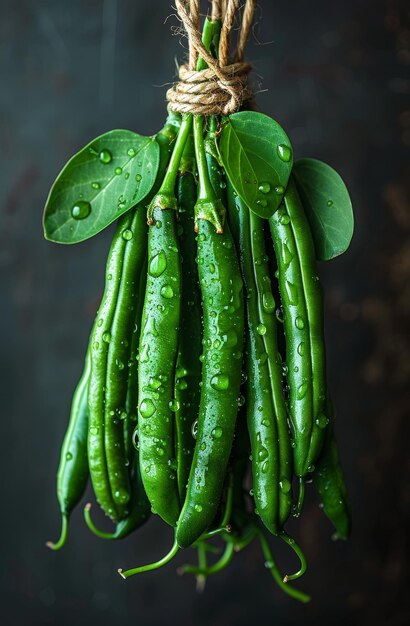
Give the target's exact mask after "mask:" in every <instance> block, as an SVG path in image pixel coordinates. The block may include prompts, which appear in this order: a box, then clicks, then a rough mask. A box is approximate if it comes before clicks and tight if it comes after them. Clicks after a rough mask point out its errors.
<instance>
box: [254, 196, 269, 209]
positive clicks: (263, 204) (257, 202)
mask: <svg viewBox="0 0 410 626" xmlns="http://www.w3.org/2000/svg"><path fill="white" fill-rule="evenodd" d="M256 204H259V206H261V207H263V208H266V207H267V206H268V201H267V200H265V198H262V199H261V200H256Z"/></svg>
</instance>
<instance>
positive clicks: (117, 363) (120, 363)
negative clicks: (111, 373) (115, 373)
mask: <svg viewBox="0 0 410 626" xmlns="http://www.w3.org/2000/svg"><path fill="white" fill-rule="evenodd" d="M115 364H116V366H117V367H118V369H119V370H123V369H124V367H125V365H124V363H123V362H122V361H120V359H115Z"/></svg>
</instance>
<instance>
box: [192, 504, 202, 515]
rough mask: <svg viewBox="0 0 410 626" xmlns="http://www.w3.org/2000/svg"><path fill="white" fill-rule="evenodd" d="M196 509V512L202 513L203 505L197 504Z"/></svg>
mask: <svg viewBox="0 0 410 626" xmlns="http://www.w3.org/2000/svg"><path fill="white" fill-rule="evenodd" d="M194 509H195V511H197V513H200V512H201V511H202V505H201V504H195V506H194Z"/></svg>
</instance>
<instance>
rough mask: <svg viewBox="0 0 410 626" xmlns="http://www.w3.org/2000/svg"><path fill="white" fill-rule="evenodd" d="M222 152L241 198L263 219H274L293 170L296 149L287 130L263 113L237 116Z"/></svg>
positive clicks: (223, 137)
mask: <svg viewBox="0 0 410 626" xmlns="http://www.w3.org/2000/svg"><path fill="white" fill-rule="evenodd" d="M218 149H219V155H220V158H221V161H222V164H223V166H224V168H225V171H226V174H227V176H228V178H229V180H230V182H231V184H232V186H233V188H234V189H235V191H236V193H237V194H238V196H239V197H240V198H241V199H242V200H243V202H245V203H246V204H247V205H248V207H249V208H250V209H251V211H253V212H254V213H256V214H257V215H260V217H264V218H269V217H271V215H273V213H275V211H276V210H277V209H278V207H279V204H280V203H281V200H282V198H283V194H284V193H285V189H286V185H287V184H288V180H289V176H290V172H291V170H292V162H293V158H292V147H291V143H290V140H289V137H288V136H287V135H286V133H285V131H284V130H283V128H282V127H281V126H280V125H279V124H278V123H277V122H275V120H273V119H272V118H270V117H268V116H267V115H263V114H262V113H256V112H254V111H241V112H240V113H234V114H233V115H231V116H230V117H229V118H228V122H227V123H226V125H225V126H224V127H223V130H222V133H221V136H220V139H219V146H218Z"/></svg>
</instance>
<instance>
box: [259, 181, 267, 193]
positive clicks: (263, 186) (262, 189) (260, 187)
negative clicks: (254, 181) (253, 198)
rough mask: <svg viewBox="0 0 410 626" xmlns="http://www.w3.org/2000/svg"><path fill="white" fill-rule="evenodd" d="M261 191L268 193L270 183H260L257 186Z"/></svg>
mask: <svg viewBox="0 0 410 626" xmlns="http://www.w3.org/2000/svg"><path fill="white" fill-rule="evenodd" d="M258 189H259V191H260V192H261V193H269V192H270V184H269V183H261V184H260V185H259V187H258Z"/></svg>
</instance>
